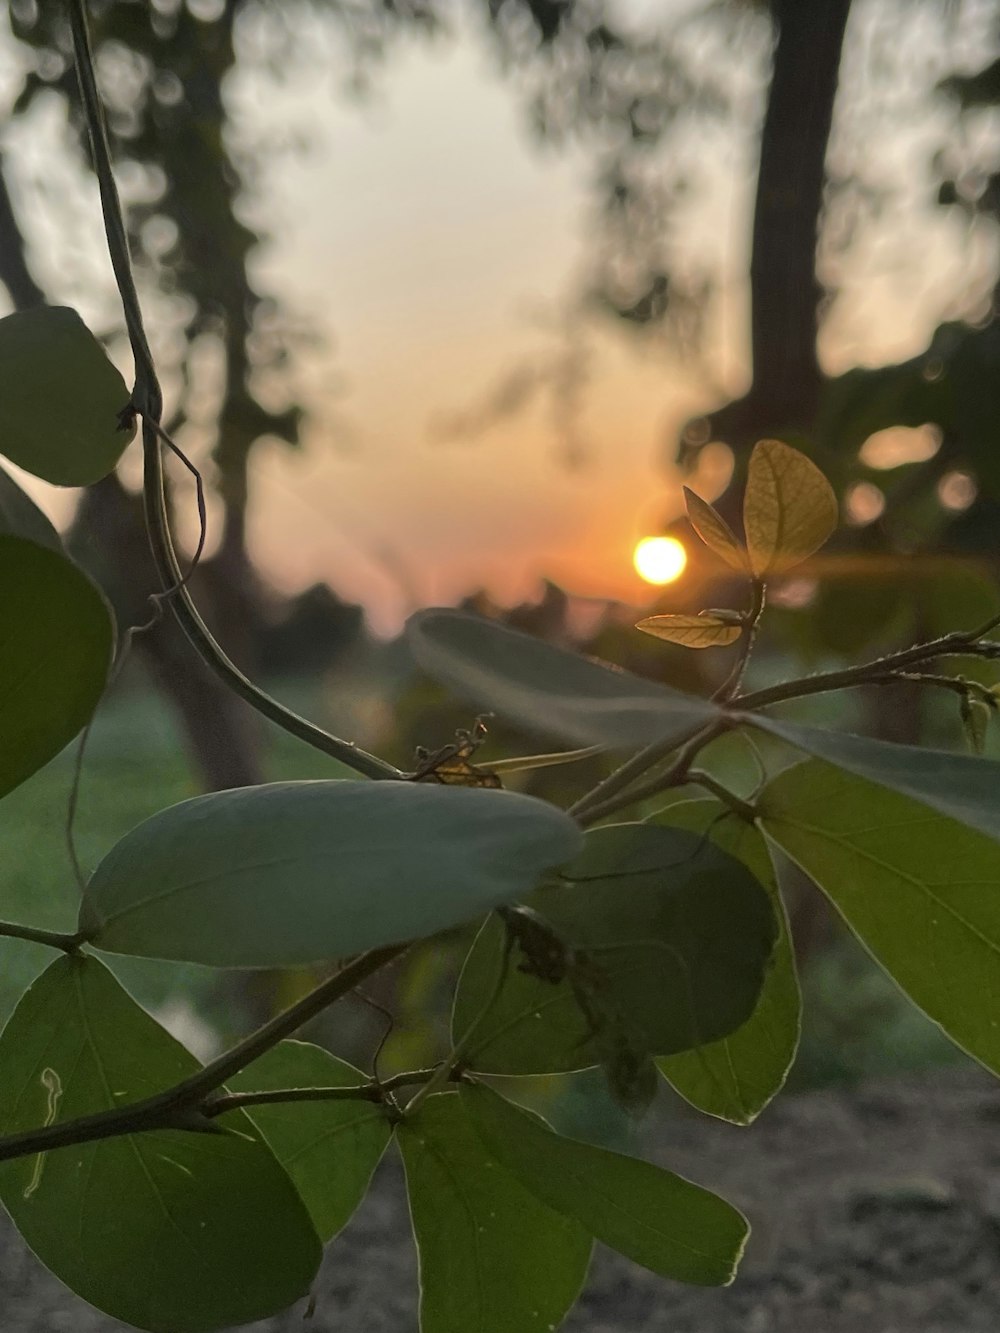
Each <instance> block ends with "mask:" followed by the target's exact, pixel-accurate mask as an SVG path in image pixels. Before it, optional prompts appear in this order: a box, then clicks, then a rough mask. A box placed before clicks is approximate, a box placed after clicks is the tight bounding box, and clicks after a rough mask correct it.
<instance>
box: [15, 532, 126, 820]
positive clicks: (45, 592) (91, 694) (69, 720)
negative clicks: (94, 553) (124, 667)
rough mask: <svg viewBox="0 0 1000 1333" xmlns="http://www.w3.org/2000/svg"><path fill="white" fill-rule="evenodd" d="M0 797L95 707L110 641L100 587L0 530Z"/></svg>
mask: <svg viewBox="0 0 1000 1333" xmlns="http://www.w3.org/2000/svg"><path fill="white" fill-rule="evenodd" d="M0 608H2V615H0V796H4V795H6V794H7V792H9V791H11V790H12V788H14V787H16V786H17V785H18V784H19V783H21V782H23V781H24V780H25V778H29V777H31V775H32V773H34V772H35V771H36V770H37V769H39V768H41V767H42V765H43V764H47V763H48V761H49V760H50V759H51V758H52V757H53V756H54V755H56V754H58V753H59V751H60V750H61V749H62V748H63V746H64V745H66V744H68V743H69V741H71V740H72V739H73V737H74V736H75V735H76V734H77V732H78V731H79V730H80V728H81V727H82V726H83V725H84V724H85V723H86V722H87V720H88V719H89V718H90V716H91V714H92V713H93V711H94V709H95V708H96V707H97V704H98V701H99V700H100V697H101V693H102V691H103V689H104V683H105V680H106V679H107V674H108V667H109V665H110V662H111V654H112V651H113V648H114V627H113V625H112V621H111V615H110V612H109V611H108V607H107V604H106V603H105V601H104V599H103V597H102V596H101V594H100V593H99V592H98V591H97V589H96V588H95V587H94V585H93V584H92V583H91V582H90V580H89V579H88V578H87V577H86V575H85V574H83V573H82V572H81V571H80V570H79V569H77V567H76V565H74V564H72V563H71V562H70V561H69V560H67V559H66V557H65V556H62V555H60V554H59V553H58V552H57V551H54V550H50V549H48V548H47V547H45V546H38V545H36V544H35V542H33V541H26V540H24V538H22V537H12V536H5V535H0Z"/></svg>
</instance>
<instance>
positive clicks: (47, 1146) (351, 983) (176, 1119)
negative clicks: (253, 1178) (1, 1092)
mask: <svg viewBox="0 0 1000 1333" xmlns="http://www.w3.org/2000/svg"><path fill="white" fill-rule="evenodd" d="M408 947H409V946H408V945H406V944H395V945H391V946H389V947H387V948H384V949H373V950H371V951H370V952H369V953H366V954H361V955H360V957H358V958H355V959H354V961H353V962H352V963H349V964H348V965H347V966H346V967H344V968H342V969H341V970H340V971H339V972H338V973H336V975H334V976H332V977H329V978H327V980H326V981H324V982H322V983H321V984H320V985H319V986H317V987H316V988H315V989H314V990H312V991H310V992H309V994H308V995H305V996H303V998H302V999H301V1000H299V1001H298V1002H297V1003H296V1004H293V1005H291V1007H290V1008H288V1009H286V1010H285V1011H284V1012H283V1013H280V1014H278V1015H277V1016H276V1017H275V1018H272V1019H271V1021H270V1022H269V1023H265V1024H264V1026H263V1027H261V1028H258V1029H257V1031H256V1032H253V1033H251V1034H250V1036H249V1037H246V1038H245V1039H244V1040H243V1041H241V1042H237V1044H236V1045H235V1046H234V1047H232V1048H231V1049H230V1050H228V1051H224V1052H223V1053H222V1055H220V1056H219V1057H218V1058H217V1059H215V1060H212V1061H211V1062H210V1063H209V1064H207V1065H205V1067H204V1068H203V1069H199V1070H198V1071H197V1073H195V1074H192V1075H191V1077H190V1078H186V1079H184V1080H183V1081H182V1082H180V1083H178V1084H176V1085H175V1086H174V1087H172V1088H167V1089H166V1090H165V1091H164V1092H158V1093H156V1094H155V1095H154V1096H152V1097H146V1098H144V1099H143V1100H142V1101H138V1102H133V1103H132V1104H131V1105H130V1106H122V1107H116V1108H115V1109H114V1110H110V1111H98V1112H96V1114H94V1115H87V1116H80V1117H79V1118H77V1119H75V1120H66V1121H63V1122H62V1123H60V1124H55V1125H45V1126H41V1127H39V1128H38V1129H29V1130H25V1131H23V1132H22V1133H20V1134H11V1135H9V1136H8V1137H6V1138H3V1139H0V1162H5V1161H9V1160H11V1159H12V1158H14V1157H25V1156H29V1155H30V1154H32V1153H37V1152H49V1151H50V1150H51V1149H53V1148H65V1147H68V1146H69V1145H71V1144H75V1143H92V1142H94V1141H95V1140H97V1139H109V1138H116V1137H118V1136H119V1135H122V1134H137V1133H140V1132H142V1131H145V1130H152V1129H164V1128H167V1127H170V1128H174V1129H187V1130H194V1131H198V1130H205V1129H208V1128H211V1124H210V1121H209V1119H208V1117H207V1116H206V1114H205V1112H204V1111H203V1110H202V1108H201V1103H202V1102H203V1101H204V1100H205V1098H207V1097H208V1096H209V1095H210V1094H211V1093H213V1092H215V1091H216V1089H217V1088H221V1087H222V1085H223V1084H224V1083H225V1081H226V1079H228V1078H232V1076H233V1075H234V1074H238V1073H239V1072H240V1070H241V1069H244V1068H245V1067H246V1066H247V1065H249V1064H251V1063H252V1062H253V1061H254V1060H256V1059H257V1057H258V1056H260V1055H263V1054H264V1052H265V1051H268V1050H270V1049H271V1047H272V1046H276V1045H277V1044H278V1042H279V1041H283V1040H284V1039H285V1038H286V1037H290V1036H291V1035H292V1033H293V1032H296V1031H297V1030H298V1029H299V1028H300V1027H302V1025H303V1024H304V1023H308V1022H309V1020H310V1019H312V1018H315V1017H316V1015H317V1014H319V1013H321V1012H322V1011H323V1010H324V1009H327V1008H329V1006H330V1005H331V1004H333V1003H334V1002H335V1001H336V1000H339V999H340V998H341V997H342V996H344V995H346V994H348V992H349V991H352V990H354V988H355V987H356V986H357V985H359V983H361V982H362V981H364V980H365V979H366V978H367V977H370V976H371V975H372V974H373V973H374V972H377V971H379V969H380V968H382V967H385V966H386V964H387V963H390V962H391V961H392V960H393V959H394V958H397V957H398V956H399V955H400V954H401V953H403V952H404V950H405V949H407V948H408Z"/></svg>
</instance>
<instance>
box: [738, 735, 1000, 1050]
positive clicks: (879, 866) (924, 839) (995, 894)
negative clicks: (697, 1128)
mask: <svg viewBox="0 0 1000 1333" xmlns="http://www.w3.org/2000/svg"><path fill="white" fill-rule="evenodd" d="M758 808H759V811H760V819H761V823H762V825H763V828H764V831H765V832H766V834H767V836H768V837H769V838H771V839H773V840H774V842H775V843H776V844H777V845H778V846H779V847H780V848H781V849H782V850H783V851H784V852H785V853H786V854H787V855H788V856H789V857H791V859H792V860H793V861H795V862H796V864H798V865H799V866H801V868H802V869H803V870H804V871H805V872H806V874H807V875H809V876H810V877H811V878H812V879H814V880H815V881H816V883H817V884H818V885H819V887H820V888H821V889H822V890H823V891H824V893H825V894H826V895H827V897H828V898H829V899H830V901H831V902H832V903H833V904H834V906H835V907H836V908H837V910H838V911H839V912H840V913H841V915H842V916H843V917H844V919H845V920H846V921H847V923H848V925H849V926H850V927H851V929H852V930H853V931H854V932H855V934H856V935H857V936H858V938H859V939H860V940H861V941H862V943H863V944H865V945H866V946H867V948H868V949H869V950H870V951H871V952H872V954H874V956H875V958H876V959H877V960H878V961H879V962H880V963H881V964H882V966H883V967H884V968H885V970H886V971H887V972H888V973H889V974H890V975H891V976H892V977H893V978H894V979H895V980H896V981H897V982H898V983H899V985H900V986H901V987H902V988H903V990H905V991H906V993H907V994H908V995H909V996H910V997H911V998H912V999H913V1000H914V1001H915V1002H916V1003H917V1004H918V1005H919V1006H920V1007H921V1009H923V1010H924V1011H925V1012H926V1013H927V1014H928V1015H929V1016H930V1017H931V1018H932V1019H934V1021H935V1022H937V1023H939V1024H940V1025H941V1027H942V1028H944V1030H945V1032H946V1033H947V1034H948V1036H949V1037H951V1038H952V1040H953V1041H955V1042H957V1043H958V1044H959V1045H960V1046H962V1047H963V1048H964V1049H965V1050H967V1051H968V1052H969V1053H970V1054H971V1055H974V1056H975V1057H976V1059H978V1060H981V1061H982V1062H983V1064H985V1065H987V1066H988V1067H989V1068H990V1069H992V1070H994V1071H996V1072H998V1073H1000V1012H998V1008H997V1004H998V997H1000V847H998V846H997V844H996V843H995V842H994V841H993V840H992V839H990V838H986V837H984V836H983V835H982V834H981V833H978V832H976V831H974V830H972V829H968V828H965V827H964V826H963V825H961V824H957V823H955V822H954V820H951V819H948V818H947V817H946V816H944V815H941V814H938V813H936V812H935V811H933V810H929V809H928V808H927V807H926V806H924V805H920V804H918V802H916V801H913V800H910V799H909V797H906V796H902V795H900V794H899V793H898V792H893V791H888V790H887V789H886V788H884V787H880V786H877V785H876V784H875V783H872V782H865V781H864V780H863V779H860V778H856V777H853V776H852V775H851V774H849V773H844V772H842V771H841V770H840V769H838V768H835V767H834V766H833V765H831V764H826V763H823V762H822V761H820V760H816V759H813V760H809V761H807V762H806V763H804V764H799V765H797V766H796V767H795V768H790V769H787V770H786V771H785V772H784V773H782V774H781V775H780V776H779V777H778V778H776V779H775V780H774V781H773V782H772V783H771V784H770V785H769V786H768V787H767V789H766V790H765V791H764V793H763V794H762V796H761V798H760V801H759V805H758Z"/></svg>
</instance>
